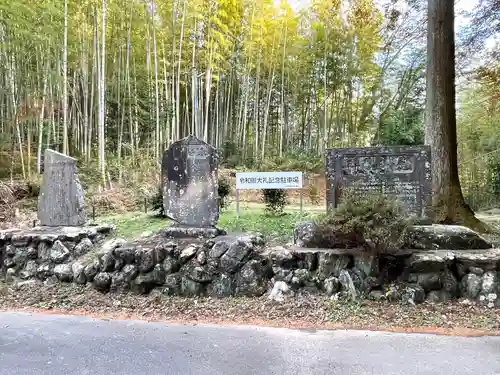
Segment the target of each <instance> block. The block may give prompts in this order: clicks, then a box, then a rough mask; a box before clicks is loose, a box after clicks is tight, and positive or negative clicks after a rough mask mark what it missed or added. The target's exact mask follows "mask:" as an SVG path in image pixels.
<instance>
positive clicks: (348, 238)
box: [293, 220, 365, 249]
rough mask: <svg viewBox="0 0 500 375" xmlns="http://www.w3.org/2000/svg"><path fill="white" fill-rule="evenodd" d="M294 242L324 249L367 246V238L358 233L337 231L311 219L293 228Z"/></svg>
mask: <svg viewBox="0 0 500 375" xmlns="http://www.w3.org/2000/svg"><path fill="white" fill-rule="evenodd" d="M293 238H294V244H295V245H296V246H299V247H307V248H323V249H355V248H362V247H364V246H365V240H364V239H363V238H362V236H360V235H358V234H356V233H342V232H335V231H334V229H333V228H328V227H324V226H320V225H318V223H316V222H315V221H312V220H309V221H305V222H302V223H298V224H297V225H296V226H295V228H294V230H293Z"/></svg>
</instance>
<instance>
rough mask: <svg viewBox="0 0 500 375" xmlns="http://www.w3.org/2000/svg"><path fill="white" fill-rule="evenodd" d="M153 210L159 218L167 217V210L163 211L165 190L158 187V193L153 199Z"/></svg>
mask: <svg viewBox="0 0 500 375" xmlns="http://www.w3.org/2000/svg"><path fill="white" fill-rule="evenodd" d="M151 208H152V209H153V211H156V212H157V214H158V216H161V217H165V210H164V209H163V188H162V186H161V185H160V186H158V191H157V193H156V194H155V195H154V196H153V197H152V199H151Z"/></svg>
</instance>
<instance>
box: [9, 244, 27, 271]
mask: <svg viewBox="0 0 500 375" xmlns="http://www.w3.org/2000/svg"><path fill="white" fill-rule="evenodd" d="M12 261H13V262H14V263H15V264H16V266H17V268H18V269H20V268H22V267H24V265H25V264H26V262H27V261H28V250H27V249H26V248H25V247H21V248H17V249H16V254H15V255H14V257H13V258H12Z"/></svg>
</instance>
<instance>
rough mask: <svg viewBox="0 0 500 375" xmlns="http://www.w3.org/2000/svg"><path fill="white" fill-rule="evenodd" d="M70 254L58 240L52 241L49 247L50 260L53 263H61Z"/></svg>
mask: <svg viewBox="0 0 500 375" xmlns="http://www.w3.org/2000/svg"><path fill="white" fill-rule="evenodd" d="M70 255H71V254H70V252H69V250H68V249H67V248H66V246H64V245H63V243H62V242H61V241H59V240H57V241H56V242H54V244H53V245H52V248H51V249H50V260H52V261H53V262H54V263H63V262H64V261H66V260H67V259H68V258H69V256H70Z"/></svg>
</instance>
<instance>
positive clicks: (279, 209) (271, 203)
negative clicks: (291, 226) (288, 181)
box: [262, 189, 286, 215]
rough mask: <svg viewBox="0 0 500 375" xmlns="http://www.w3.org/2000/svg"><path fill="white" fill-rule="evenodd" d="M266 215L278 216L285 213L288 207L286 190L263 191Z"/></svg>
mask: <svg viewBox="0 0 500 375" xmlns="http://www.w3.org/2000/svg"><path fill="white" fill-rule="evenodd" d="M262 193H263V195H264V203H265V204H266V213H268V214H271V215H278V214H281V213H283V209H284V208H285V206H286V190H284V189H263V190H262Z"/></svg>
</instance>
